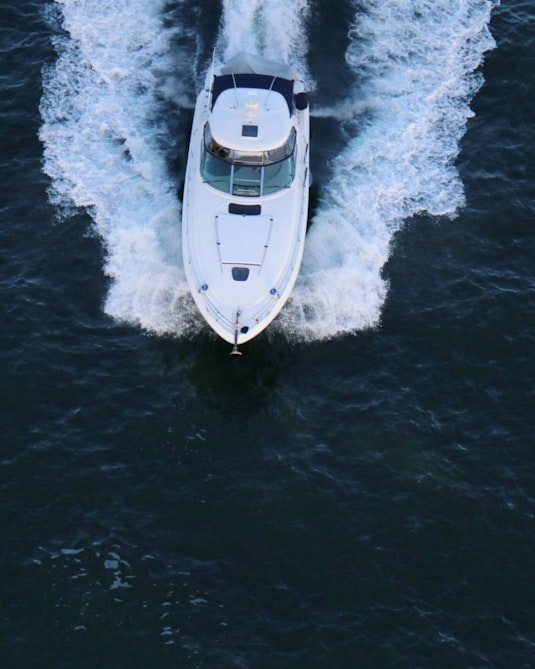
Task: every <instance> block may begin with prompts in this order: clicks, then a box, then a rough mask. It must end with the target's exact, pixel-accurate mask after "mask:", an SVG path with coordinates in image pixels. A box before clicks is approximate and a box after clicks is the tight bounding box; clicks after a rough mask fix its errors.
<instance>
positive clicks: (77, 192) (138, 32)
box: [40, 0, 196, 334]
mask: <svg viewBox="0 0 535 669" xmlns="http://www.w3.org/2000/svg"><path fill="white" fill-rule="evenodd" d="M57 5H60V8H61V18H60V20H61V22H62V27H63V28H64V30H65V34H64V35H61V36H58V37H57V39H56V48H57V51H58V60H57V62H56V64H55V65H54V67H52V68H51V69H49V70H48V71H45V74H44V94H43V98H42V103H41V114H42V117H43V121H44V123H43V126H42V128H41V133H40V136H41V140H42V141H43V143H44V146H45V171H46V172H47V173H48V174H49V175H50V176H51V177H52V182H51V188H50V196H51V199H52V201H53V202H54V203H56V204H57V205H58V207H59V208H60V209H61V210H63V211H67V212H69V211H70V210H72V207H73V205H74V207H81V208H85V209H87V210H88V211H89V212H90V214H91V216H92V218H93V219H94V222H95V226H96V229H97V231H98V233H99V235H100V236H101V238H102V240H103V242H104V245H105V248H106V261H105V271H106V273H107V275H108V276H109V277H111V286H110V289H109V293H108V296H107V299H106V304H105V310H106V312H107V313H108V314H110V315H111V316H112V317H114V318H116V319H118V320H125V321H128V322H131V323H136V324H139V325H141V326H142V327H143V328H145V329H147V330H149V331H153V332H156V333H169V332H172V333H178V334H180V333H182V332H185V331H186V330H187V329H188V327H189V326H190V324H191V323H192V321H193V322H195V320H196V319H195V318H192V313H193V311H194V310H193V307H192V304H193V303H192V300H191V298H190V297H189V293H188V290H187V284H186V281H185V276H184V272H183V269H182V260H181V250H180V227H179V226H180V223H179V222H180V207H179V203H178V200H177V196H176V183H173V181H172V179H171V177H170V174H169V171H168V169H167V163H166V154H165V150H164V148H163V147H164V145H165V143H169V137H168V129H167V128H166V127H165V124H163V123H162V121H161V120H158V119H159V108H160V106H161V104H162V96H164V95H165V93H166V92H167V91H169V90H172V91H174V92H176V91H177V90H179V88H180V86H179V85H173V84H172V78H173V76H174V73H175V72H176V68H177V62H173V58H174V59H177V54H176V53H175V54H174V55H173V56H172V55H171V48H170V40H171V38H172V36H173V32H172V31H169V30H165V29H164V27H163V25H162V10H163V5H164V2H156V1H155V0H151V2H147V0H122V1H118V0H100V2H99V3H97V4H95V3H94V2H93V1H92V0H61V2H59V3H57ZM57 5H56V6H57ZM178 65H179V64H178ZM184 69H185V68H184ZM178 84H179V82H178Z"/></svg>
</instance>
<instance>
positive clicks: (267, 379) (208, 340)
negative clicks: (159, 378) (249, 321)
mask: <svg viewBox="0 0 535 669" xmlns="http://www.w3.org/2000/svg"><path fill="white" fill-rule="evenodd" d="M231 350H232V346H231V345H230V344H228V343H226V342H224V341H223V340H220V339H218V338H216V337H215V336H212V335H211V334H199V335H195V336H193V337H192V338H191V339H188V340H181V341H180V342H179V343H177V342H176V341H175V343H174V346H173V349H171V348H167V350H166V352H165V354H164V356H165V361H164V364H165V366H166V367H167V368H168V370H169V371H170V370H172V369H174V370H178V369H179V368H181V375H182V376H183V377H184V380H186V382H187V381H189V382H190V383H191V384H192V386H193V389H194V392H195V394H196V396H197V398H198V399H199V400H200V401H201V402H202V404H203V405H204V406H206V407H207V408H208V409H210V410H213V411H217V412H220V413H221V414H227V415H243V414H254V413H257V412H259V411H263V410H265V409H266V408H268V407H269V405H270V404H271V402H272V398H273V395H274V393H276V389H277V387H278V384H279V378H280V375H281V372H282V371H283V370H284V369H285V368H286V367H287V365H288V364H290V359H291V356H292V350H291V346H290V345H289V344H288V343H287V342H286V341H284V342H282V341H281V342H275V341H273V336H272V335H271V336H270V335H268V334H265V333H264V334H262V335H260V336H259V337H257V338H256V339H254V340H253V341H251V342H249V343H247V344H245V345H243V346H241V347H240V353H242V355H230V352H231Z"/></svg>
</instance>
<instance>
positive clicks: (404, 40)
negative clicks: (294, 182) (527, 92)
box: [283, 0, 494, 340]
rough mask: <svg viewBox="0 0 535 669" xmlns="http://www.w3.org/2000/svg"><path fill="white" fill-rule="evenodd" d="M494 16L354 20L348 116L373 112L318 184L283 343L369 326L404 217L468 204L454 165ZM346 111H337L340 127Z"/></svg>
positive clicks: (455, 5) (472, 2) (422, 8)
mask: <svg viewBox="0 0 535 669" xmlns="http://www.w3.org/2000/svg"><path fill="white" fill-rule="evenodd" d="M356 4H358V5H359V6H360V3H356ZM491 9H492V3H491V2H487V1H485V0H453V1H452V0H422V1H421V2H418V3H414V2H413V0H396V1H395V2H392V0H375V1H371V2H369V3H366V9H365V11H363V12H358V13H357V14H356V17H355V21H354V24H353V26H352V27H351V29H350V32H349V36H350V46H349V48H348V51H347V54H346V61H347V63H348V65H349V66H350V67H351V68H352V69H353V70H354V72H355V74H358V75H359V76H360V78H361V79H360V82H359V84H358V85H356V86H355V90H354V91H353V92H352V98H353V99H354V100H356V101H355V106H354V109H355V110H359V109H360V110H362V109H363V108H366V109H367V110H368V111H367V114H366V115H365V116H364V117H363V116H361V117H360V118H358V117H355V118H354V122H353V123H349V127H350V128H352V133H351V134H352V137H353V139H352V140H351V141H350V142H349V143H348V145H347V148H346V149H345V150H344V151H343V152H342V153H341V154H340V155H339V156H338V157H337V158H336V160H335V161H334V165H333V172H332V178H331V179H330V182H329V183H328V184H323V185H322V196H321V201H320V206H319V209H318V212H317V214H316V216H315V218H314V221H313V225H312V227H311V229H310V231H309V234H308V237H307V243H306V246H305V257H304V261H303V266H302V270H301V273H300V276H299V278H298V282H297V285H296V287H295V289H294V292H293V294H292V297H291V302H290V303H289V304H288V305H287V308H286V310H285V312H284V314H283V321H284V329H285V331H286V332H287V333H292V334H293V335H294V336H296V337H297V338H299V339H311V340H313V339H320V338H327V337H332V336H335V335H337V334H340V333H343V332H351V331H355V330H359V329H363V328H366V327H371V326H374V325H376V324H377V323H378V322H379V320H380V316H381V309H382V306H383V303H384V300H385V297H386V293H387V288H388V286H387V282H386V281H385V279H384V278H383V277H382V274H381V272H382V268H383V266H384V264H385V263H386V261H387V260H388V256H389V252H390V246H391V242H392V237H393V235H394V233H395V232H396V231H397V230H398V229H399V228H400V225H401V224H402V222H403V221H404V220H405V219H406V218H408V217H410V216H413V215H415V214H418V213H422V212H427V213H429V214H431V215H436V216H454V215H455V213H456V211H457V210H458V209H459V207H461V206H462V205H463V203H464V194H463V186H462V183H461V180H460V178H459V174H458V172H457V170H456V168H455V165H454V161H455V158H456V157H457V155H458V152H459V140H460V139H461V137H462V135H463V134H464V132H465V129H466V122H467V119H468V118H469V117H470V116H471V115H472V112H471V110H470V107H469V104H470V101H471V99H472V97H473V95H474V93H475V92H476V91H477V89H478V88H479V86H480V85H481V82H482V80H481V77H480V76H479V75H478V74H475V71H476V69H477V68H478V67H479V65H480V64H481V61H482V57H483V53H484V52H485V51H486V50H488V49H491V48H493V46H494V41H493V39H492V37H491V35H490V32H489V29H488V23H489V21H490V13H491ZM350 109H351V102H350V101H346V102H345V103H343V105H342V111H343V112H344V114H343V117H345V118H347V112H348V110H350ZM357 121H358V122H359V123H360V125H361V127H358V125H357ZM362 126H363V127H362Z"/></svg>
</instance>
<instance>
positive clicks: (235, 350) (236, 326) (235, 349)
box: [229, 309, 243, 355]
mask: <svg viewBox="0 0 535 669" xmlns="http://www.w3.org/2000/svg"><path fill="white" fill-rule="evenodd" d="M240 316H241V311H240V310H239V309H238V311H236V322H235V323H234V346H233V347H232V351H231V352H230V353H229V355H243V353H242V352H241V351H238V332H239V328H240V323H239V320H240Z"/></svg>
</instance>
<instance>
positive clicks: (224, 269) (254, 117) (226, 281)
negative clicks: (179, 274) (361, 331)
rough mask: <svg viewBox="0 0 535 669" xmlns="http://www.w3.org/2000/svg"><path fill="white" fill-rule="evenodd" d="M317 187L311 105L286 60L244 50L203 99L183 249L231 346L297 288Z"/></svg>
mask: <svg viewBox="0 0 535 669" xmlns="http://www.w3.org/2000/svg"><path fill="white" fill-rule="evenodd" d="M308 191H309V109H308V102H307V95H306V92H305V90H304V85H303V82H302V81H301V80H300V79H299V78H298V77H297V76H296V74H295V73H294V72H293V70H292V69H291V68H290V67H289V66H288V65H286V64H285V63H277V62H273V61H271V60H267V59H265V58H261V57H259V56H253V55H250V54H245V53H242V54H238V55H237V56H236V57H235V58H233V59H232V60H230V61H228V62H227V63H226V64H224V65H221V66H219V67H214V66H212V69H211V71H210V72H209V73H208V75H207V78H206V84H205V86H204V89H203V90H202V91H201V93H200V94H199V96H198V98H197V103H196V106H195V113H194V117H193V126H192V132H191V141H190V147H189V154H188V165H187V170H186V179H185V184H184V198H183V212H182V248H183V257H184V267H185V272H186V277H187V281H188V285H189V288H190V290H191V294H192V296H193V298H194V300H195V302H196V304H197V306H198V308H199V310H200V312H201V313H202V315H203V316H204V318H205V320H206V321H207V322H208V324H209V325H210V326H211V327H212V328H213V330H215V332H216V333H217V334H218V335H219V336H220V337H222V338H223V339H224V340H226V341H228V342H229V343H230V344H232V345H233V349H232V353H239V351H238V345H240V344H243V343H245V342H247V341H249V340H250V339H252V338H253V337H255V336H256V335H258V334H259V333H260V332H262V330H264V328H266V326H267V325H269V323H270V322H271V321H272V320H273V319H274V318H275V316H276V315H277V314H278V313H279V311H280V310H281V309H282V307H283V305H284V303H285V302H286V300H287V299H288V296H289V295H290V292H291V290H292V288H293V286H294V283H295V280H296V278H297V274H298V272H299V266H300V264H301V259H302V256H303V248H304V243H305V234H306V229H307V215H308Z"/></svg>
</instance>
